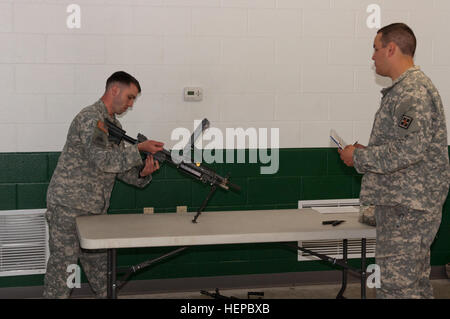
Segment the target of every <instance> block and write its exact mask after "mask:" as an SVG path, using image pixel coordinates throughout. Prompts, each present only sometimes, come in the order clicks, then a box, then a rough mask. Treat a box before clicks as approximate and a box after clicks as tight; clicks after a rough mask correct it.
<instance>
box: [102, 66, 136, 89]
mask: <svg viewBox="0 0 450 319" xmlns="http://www.w3.org/2000/svg"><path fill="white" fill-rule="evenodd" d="M115 82H119V83H122V84H126V85H130V84H134V85H136V87H137V89H138V91H139V93H141V86H140V85H139V82H138V80H136V78H135V77H133V76H132V75H130V74H128V73H127V72H124V71H117V72H114V73H113V74H112V75H111V76H110V77H109V78H108V79H107V80H106V90H108V88H109V87H110V85H111V84H113V83H115Z"/></svg>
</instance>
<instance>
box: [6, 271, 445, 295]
mask: <svg viewBox="0 0 450 319" xmlns="http://www.w3.org/2000/svg"><path fill="white" fill-rule="evenodd" d="M430 278H431V279H447V275H446V270H445V266H433V267H432V268H431V276H430ZM341 279H342V272H341V271H337V270H333V271H307V272H293V273H279V274H260V275H236V276H213V277H192V278H176V279H154V280H134V281H130V282H128V283H127V284H126V285H125V286H124V287H123V288H122V289H121V290H120V292H119V295H137V294H152V293H172V292H189V291H200V290H208V291H213V290H214V289H216V288H219V289H247V288H248V289H255V288H263V287H290V286H302V285H320V284H322V285H323V284H339V283H340V282H341ZM359 280H360V279H359V278H358V277H357V276H356V275H354V274H352V273H351V272H349V276H348V282H349V283H354V282H359ZM42 292H43V286H32V287H9V288H0V299H27V298H42ZM84 297H93V293H92V291H91V289H90V287H89V285H88V284H82V285H81V288H78V289H74V290H73V292H72V298H84Z"/></svg>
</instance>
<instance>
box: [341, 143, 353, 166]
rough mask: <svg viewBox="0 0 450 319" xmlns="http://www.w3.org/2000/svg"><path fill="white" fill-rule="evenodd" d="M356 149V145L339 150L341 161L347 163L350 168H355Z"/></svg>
mask: <svg viewBox="0 0 450 319" xmlns="http://www.w3.org/2000/svg"><path fill="white" fill-rule="evenodd" d="M355 149H356V147H355V146H354V145H347V146H346V147H345V148H344V149H343V150H338V152H339V154H340V156H341V160H342V161H343V162H344V163H345V165H347V166H349V167H353V165H354V163H353V152H354V151H355Z"/></svg>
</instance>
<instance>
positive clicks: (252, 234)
mask: <svg viewBox="0 0 450 319" xmlns="http://www.w3.org/2000/svg"><path fill="white" fill-rule="evenodd" d="M192 219H193V214H189V213H159V214H148V215H147V214H113V215H96V216H83V217H78V218H77V229H78V236H79V240H80V245H81V247H82V248H83V249H107V251H108V297H109V298H116V297H117V290H118V285H117V278H116V274H117V268H116V267H117V265H116V249H119V248H136V247H181V248H177V249H175V250H174V251H172V252H170V253H169V254H166V255H164V256H161V257H158V258H156V259H154V260H151V261H149V262H146V263H143V264H140V265H138V266H137V267H135V266H133V267H131V271H133V272H135V271H137V270H139V269H142V268H144V267H146V266H149V265H150V264H152V263H154V262H157V261H159V260H162V259H164V258H166V257H169V256H172V255H175V254H177V253H179V252H180V251H182V250H185V249H187V248H188V247H189V246H199V245H215V244H244V243H271V242H279V243H285V242H298V241H305V240H308V241H309V240H327V239H328V240H329V239H340V240H343V242H344V247H343V248H344V249H343V253H344V256H343V257H344V258H343V260H337V259H333V258H331V257H328V256H324V255H321V254H318V253H315V252H312V251H310V250H306V249H304V248H302V247H299V246H298V245H295V246H294V248H295V249H298V250H302V251H305V252H307V253H310V254H312V255H314V256H316V257H319V258H320V259H323V260H326V261H328V262H330V263H333V264H337V265H340V266H342V267H343V284H342V288H341V291H340V293H339V294H338V297H343V292H344V290H345V287H346V281H347V271H348V270H352V271H355V272H357V273H359V274H360V275H361V297H362V298H365V286H366V282H365V281H366V272H365V271H366V269H365V268H366V265H365V263H366V239H368V238H375V235H376V234H375V228H374V227H371V226H368V225H365V224H361V223H359V222H358V216H357V214H355V213H339V214H331V215H330V214H320V213H318V212H317V211H315V210H313V209H308V208H305V209H283V210H252V211H221V212H203V213H202V214H201V215H200V217H199V218H198V220H197V223H193V222H192ZM330 219H333V220H334V219H338V220H345V222H344V223H342V224H340V225H338V226H332V225H322V221H325V220H330ZM348 239H361V244H362V245H361V269H358V270H355V269H352V268H351V267H350V266H348V264H347V240H348ZM130 274H131V273H130V272H129V273H128V276H129V275H130Z"/></svg>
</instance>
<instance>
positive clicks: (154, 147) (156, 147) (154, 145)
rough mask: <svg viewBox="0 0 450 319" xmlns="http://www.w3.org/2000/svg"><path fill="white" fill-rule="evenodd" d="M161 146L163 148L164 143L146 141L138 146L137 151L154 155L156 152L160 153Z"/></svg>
mask: <svg viewBox="0 0 450 319" xmlns="http://www.w3.org/2000/svg"><path fill="white" fill-rule="evenodd" d="M163 146H164V143H162V142H157V141H153V140H146V141H144V142H142V143H139V144H138V150H139V151H145V152H148V153H152V154H155V153H156V152H159V151H162V150H163Z"/></svg>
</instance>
